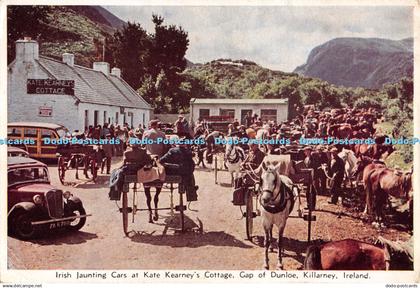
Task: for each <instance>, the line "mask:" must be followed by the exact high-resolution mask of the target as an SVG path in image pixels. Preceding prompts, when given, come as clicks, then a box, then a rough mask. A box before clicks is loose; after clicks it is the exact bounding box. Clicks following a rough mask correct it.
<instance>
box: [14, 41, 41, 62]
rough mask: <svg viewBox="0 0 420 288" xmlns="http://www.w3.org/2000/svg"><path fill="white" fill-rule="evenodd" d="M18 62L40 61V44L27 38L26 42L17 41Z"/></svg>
mask: <svg viewBox="0 0 420 288" xmlns="http://www.w3.org/2000/svg"><path fill="white" fill-rule="evenodd" d="M15 43H16V60H20V61H24V62H31V61H34V60H38V59H39V46H38V42H36V41H35V40H31V38H29V37H25V39H24V40H21V39H20V40H17V41H16V42H15Z"/></svg>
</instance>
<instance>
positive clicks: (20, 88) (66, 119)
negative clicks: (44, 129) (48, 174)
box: [7, 40, 151, 131]
mask: <svg viewBox="0 0 420 288" xmlns="http://www.w3.org/2000/svg"><path fill="white" fill-rule="evenodd" d="M41 60H42V59H41ZM39 61H40V60H39V47H38V43H37V42H36V41H33V40H18V41H17V42H16V59H15V61H13V62H12V63H11V64H10V65H9V67H8V70H9V71H8V93H7V95H8V96H7V97H8V121H9V122H24V121H25V122H44V123H56V124H60V125H63V126H65V127H67V128H68V129H69V130H70V131H74V130H79V131H84V129H85V127H88V126H89V125H94V124H100V125H103V124H104V123H118V124H123V123H124V122H126V123H128V124H129V125H130V126H134V127H138V125H139V124H141V125H145V126H147V123H148V122H149V120H150V111H151V110H150V109H149V106H148V105H145V107H144V108H143V107H142V106H139V107H141V108H129V107H123V108H120V106H119V104H120V103H118V99H117V100H115V98H114V101H115V102H116V103H114V104H111V105H109V103H107V104H95V103H96V102H98V99H95V100H96V101H93V103H92V102H89V101H86V99H85V101H83V100H80V99H79V98H78V97H76V96H77V95H76V96H71V95H60V94H28V93H27V79H54V76H53V75H52V74H54V73H55V74H54V75H55V76H56V77H58V78H60V76H61V77H64V78H63V79H60V80H76V79H71V78H70V79H66V78H69V77H68V76H67V77H66V76H65V75H66V74H65V72H64V71H66V69H63V70H61V69H60V68H59V67H58V68H57V66H55V70H51V69H52V68H51V67H50V66H48V69H47V68H46V67H42V66H41V64H40V62H39ZM62 65H64V67H63V68H65V67H69V66H70V67H73V66H74V55H73V54H69V53H65V54H64V55H63V64H62ZM53 67H54V66H53ZM53 69H54V68H53ZM68 70H69V69H67V71H68ZM94 70H97V71H100V72H102V73H104V74H105V75H109V64H108V63H105V62H95V63H94ZM52 71H53V72H52ZM50 73H52V74H50ZM96 73H99V72H96ZM112 74H113V75H114V76H116V77H120V70H119V69H118V68H113V70H112ZM57 75H58V76H57ZM79 76H80V75H79ZM85 76H86V75H85ZM98 79H99V80H98ZM93 80H94V81H93ZM84 81H87V82H89V81H91V82H92V81H93V82H95V81H97V82H100V81H103V78H95V77H92V75H87V76H86V78H85V79H84ZM109 81H111V80H109ZM81 83H84V82H80V80H78V81H75V85H76V87H75V90H76V89H77V88H79V89H78V90H79V91H80V90H82V89H85V90H83V91H84V92H85V93H86V87H89V86H86V85H84V86H77V85H80V84H81ZM87 84H88V85H100V84H101V83H99V84H95V83H87ZM113 85H115V84H113ZM111 87H113V86H111ZM120 88H123V89H124V86H121V87H120ZM128 90H129V89H128ZM95 93H96V92H95ZM121 93H127V92H123V91H121ZM130 93H131V92H130ZM83 95H85V96H86V94H83ZM100 96H101V94H100ZM103 96H104V97H105V98H104V99H106V97H107V96H108V97H109V95H103ZM131 96H133V95H131ZM137 96H138V95H136V96H135V97H137ZM121 97H123V95H121ZM88 100H90V99H88ZM99 100H100V99H99ZM108 100H109V99H108ZM139 102H141V101H140V100H139ZM136 104H138V103H136ZM114 105H115V106H114ZM122 106H123V104H122ZM41 110H42V111H44V112H45V111H47V113H40V111H41Z"/></svg>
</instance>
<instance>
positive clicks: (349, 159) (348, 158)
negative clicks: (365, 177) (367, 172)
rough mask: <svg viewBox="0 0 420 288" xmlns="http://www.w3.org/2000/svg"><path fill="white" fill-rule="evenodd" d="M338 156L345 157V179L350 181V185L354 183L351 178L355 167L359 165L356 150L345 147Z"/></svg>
mask: <svg viewBox="0 0 420 288" xmlns="http://www.w3.org/2000/svg"><path fill="white" fill-rule="evenodd" d="M338 157H340V158H341V159H343V161H344V163H345V167H344V181H349V183H350V185H352V181H351V178H352V177H353V174H354V171H355V168H356V166H357V157H356V155H355V154H354V152H353V151H352V150H349V149H343V150H342V151H341V152H340V153H338Z"/></svg>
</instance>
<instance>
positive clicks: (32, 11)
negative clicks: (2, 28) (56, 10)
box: [7, 5, 50, 63]
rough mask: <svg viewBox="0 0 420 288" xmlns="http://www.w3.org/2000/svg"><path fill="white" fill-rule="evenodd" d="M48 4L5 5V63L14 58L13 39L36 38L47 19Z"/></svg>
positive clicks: (40, 33) (38, 36)
mask: <svg viewBox="0 0 420 288" xmlns="http://www.w3.org/2000/svg"><path fill="white" fill-rule="evenodd" d="M49 12H50V7H49V6H21V5H19V6H18V5H16V6H8V7H7V63H10V62H12V61H13V59H14V58H15V53H16V51H15V49H16V47H15V41H16V40H18V39H22V38H23V37H31V38H33V39H38V38H40V36H41V35H42V33H43V29H44V28H45V26H46V25H45V23H46V22H47V21H48V17H49V16H48V15H49V14H48V13H49Z"/></svg>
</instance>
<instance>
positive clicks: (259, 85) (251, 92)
mask: <svg viewBox="0 0 420 288" xmlns="http://www.w3.org/2000/svg"><path fill="white" fill-rule="evenodd" d="M183 76H184V78H185V81H186V82H188V84H189V86H190V93H191V97H195V98H254V99H264V98H289V101H290V102H292V104H295V103H296V104H299V105H301V104H315V105H318V106H319V107H320V108H321V109H322V108H325V107H340V106H342V105H344V104H346V103H348V102H351V101H353V100H352V97H354V95H355V94H360V93H366V90H364V89H358V90H356V89H351V88H344V87H337V86H334V85H331V84H329V83H327V82H325V81H322V80H319V79H313V78H308V77H303V76H299V75H298V74H296V73H285V72H281V71H273V70H270V69H267V68H264V67H261V66H260V65H258V64H256V63H254V62H251V61H247V60H230V59H218V60H214V61H211V62H209V63H206V64H203V65H196V66H193V67H189V68H187V69H186V70H185V71H184V72H183Z"/></svg>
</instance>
